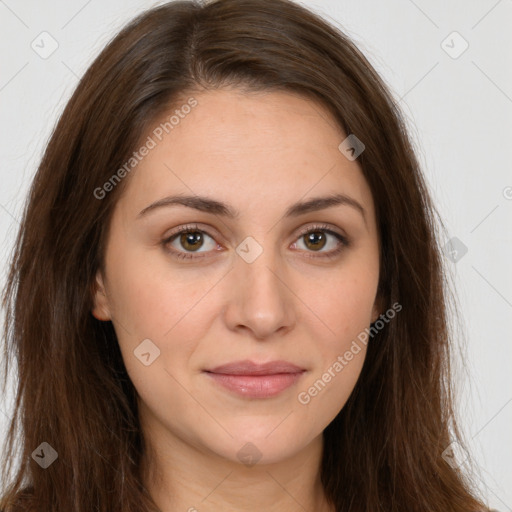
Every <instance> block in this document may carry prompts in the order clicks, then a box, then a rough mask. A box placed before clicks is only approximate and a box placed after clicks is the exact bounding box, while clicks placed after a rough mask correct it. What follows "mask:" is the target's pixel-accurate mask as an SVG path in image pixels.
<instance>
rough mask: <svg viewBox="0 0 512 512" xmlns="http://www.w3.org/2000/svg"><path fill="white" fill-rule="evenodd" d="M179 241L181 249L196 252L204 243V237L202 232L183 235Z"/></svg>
mask: <svg viewBox="0 0 512 512" xmlns="http://www.w3.org/2000/svg"><path fill="white" fill-rule="evenodd" d="M179 240H180V244H181V247H183V248H184V249H186V250H187V251H196V250H197V249H200V248H201V246H202V245H203V243H204V239H203V235H202V233H201V232H200V231H193V232H192V231H191V232H187V233H181V234H180V238H179Z"/></svg>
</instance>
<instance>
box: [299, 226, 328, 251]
mask: <svg viewBox="0 0 512 512" xmlns="http://www.w3.org/2000/svg"><path fill="white" fill-rule="evenodd" d="M303 238H304V241H305V244H306V246H307V247H308V248H309V249H311V250H313V251H318V250H320V249H323V248H324V247H325V244H326V243H327V242H326V235H325V233H322V232H321V231H313V232H310V233H308V234H307V235H304V236H303Z"/></svg>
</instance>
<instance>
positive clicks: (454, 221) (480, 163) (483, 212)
mask: <svg viewBox="0 0 512 512" xmlns="http://www.w3.org/2000/svg"><path fill="white" fill-rule="evenodd" d="M158 3H161V2H158ZM156 4H157V3H156V2H150V1H147V2H144V1H141V0H129V1H126V0H124V1H122V0H102V1H100V0H89V1H86V0H72V1H70V0H54V1H51V2H49V1H46V2H43V1H41V0H0V33H1V34H2V46H1V49H0V59H1V61H0V62H1V67H0V113H1V116H0V123H1V127H2V132H1V133H2V137H1V139H0V153H1V167H0V183H1V186H0V240H1V246H0V279H1V281H0V283H1V286H3V285H4V279H5V272H6V263H7V261H6V259H7V256H8V254H9V252H10V250H11V247H12V243H13V240H14V235H15V232H16V229H17V228H18V220H17V219H19V217H20V212H21V208H22V204H23V201H24V199H25V197H26V193H27V190H28V186H29V183H30V180H31V178H32V176H33V174H34V172H35V169H36V166H37V163H38V161H39V159H40V157H41V154H42V150H43V148H44V145H45V143H46V141H47V139H48V137H49V136H50V133H51V130H52V128H53V126H54V123H55V121H56V119H57V117H58V115H59V114H60V112H61V111H62V109H63V107H64V104H65V102H66V101H67V99H68V98H69V96H70V94H71V92H72V91H73V89H74V87H75V86H76V85H77V82H78V80H79V77H80V76H81V75H82V73H83V72H84V71H85V69H86V67H87V66H88V65H89V64H90V63H91V62H92V60H93V59H94V57H95V56H96V55H97V53H98V52H99V51H100V49H101V48H102V47H103V46H104V45H105V43H106V42H107V41H108V40H109V39H110V38H111V37H112V36H113V35H114V34H115V32H116V31H117V30H118V29H119V28H121V26H122V25H123V24H124V23H125V22H126V21H128V20H129V19H130V18H132V17H133V16H134V15H136V14H138V13H139V12H141V11H142V10H144V9H145V8H147V7H151V6H153V5H156ZM305 5H307V6H309V7H311V8H313V9H314V10H316V11H318V12H320V13H321V14H322V15H324V16H325V17H327V18H328V19H330V21H332V22H334V23H336V24H338V25H339V26H341V28H343V29H344V30H345V31H346V32H347V33H348V34H349V35H350V36H352V38H353V39H354V40H355V42H356V43H357V44H358V46H359V47H360V48H361V50H362V51H363V52H364V53H365V54H366V55H367V56H368V58H369V60H370V61H371V62H372V63H373V64H374V66H375V67H376V68H377V70H378V71H379V72H380V73H381V75H382V76H383V77H384V79H385V80H386V81H387V82H388V84H389V85H390V86H391V88H392V89H393V91H394V94H395V96H396V98H401V101H400V105H401V106H402V108H403V110H404V111H405V113H406V116H407V118H408V120H409V124H410V129H411V132H412V134H413V137H414V139H415V141H416V143H417V146H418V152H419V156H420V161H421V163H422V165H423V167H424V169H425V173H426V176H427V179H428V181H429V184H430V187H431V190H432V193H433V195H434V199H435V201H436V204H437V206H438V208H439V211H440V212H441V214H442V216H443V218H444V222H445V224H446V226H447V227H448V229H449V232H450V237H457V238H458V239H460V240H461V241H462V242H463V243H464V245H465V246H467V249H468V251H467V253H466V254H465V255H464V256H463V257H462V258H460V259H459V260H458V262H457V263H453V262H450V265H451V267H452V268H453V272H454V274H455V276H456V284H457V290H458V294H459V298H460V303H461V309H462V315H463V322H464V325H465V329H466V338H467V359H468V370H469V373H468V374H461V381H460V385H459V390H460V400H461V406H460V409H461V414H462V418H463V428H464V430H465V432H466V435H467V437H468V439H469V440H470V448H471V450H472V452H473V454H474V456H475V457H476V460H477V463H478V466H479V468H480V472H481V488H482V492H483V493H484V496H486V497H487V499H488V502H489V504H490V505H491V506H492V507H495V508H497V509H499V510H500V511H502V512H504V511H512V442H511V434H510V432H511V428H510V426H511V425H512V403H511V402H512V376H511V371H510V364H511V363H512V339H511V338H512V337H511V334H510V326H511V324H512V322H511V320H512V272H511V266H510V262H511V261H512V257H511V256H512V239H511V232H512V230H511V228H512V222H511V221H512V171H511V162H512V149H511V148H512V137H511V136H512V129H511V125H512V62H511V61H512V59H511V54H510V50H511V48H512V31H511V30H510V27H511V26H512V0H499V1H496V0H482V1H476V0H472V1H462V0H460V1H452V2H445V1H442V0H434V1H430V2H427V1H426V0H416V1H413V0H389V1H387V2H377V1H374V2H371V1H369V0H364V1H361V0H359V1H357V0H346V1H336V0H322V1H320V0H317V1H315V2H313V1H309V2H305ZM44 31H46V32H48V33H49V34H50V35H51V38H53V39H54V40H55V41H56V42H57V44H58V48H57V49H56V50H55V51H54V53H53V54H51V55H50V56H48V57H47V58H42V57H41V56H40V55H38V53H36V51H34V50H33V49H32V47H31V45H32V44H33V45H34V46H36V45H38V46H37V47H38V48H39V50H38V51H39V52H44V51H46V52H48V51H49V50H50V49H51V44H52V42H51V39H50V38H49V36H45V35H42V36H41V35H40V34H41V33H42V32H44ZM454 31H456V32H458V33H459V34H460V36H461V38H463V39H461V38H460V37H459V36H457V35H453V34H452V33H453V32H454ZM448 36H449V37H448ZM464 40H465V41H466V42H467V44H469V47H468V48H467V50H466V51H464V52H463V53H462V54H461V55H457V54H458V53H459V52H460V51H461V50H462V49H463V48H464V44H465V43H464ZM443 41H445V42H444V43H443ZM449 53H451V55H450V54H449ZM44 56H46V55H44ZM454 57H456V58H454ZM447 241H448V240H444V241H443V244H444V243H446V242H447ZM11 400H12V397H10V396H9V397H4V400H3V401H2V402H0V439H2V438H3V432H4V429H5V425H6V419H7V417H9V416H10V413H11Z"/></svg>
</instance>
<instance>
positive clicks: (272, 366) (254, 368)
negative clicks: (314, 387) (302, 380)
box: [206, 359, 305, 375]
mask: <svg viewBox="0 0 512 512" xmlns="http://www.w3.org/2000/svg"><path fill="white" fill-rule="evenodd" d="M206 371H207V372H210V373H223V374H225V375H276V374H279V373H300V372H303V371H305V370H304V368H301V367H300V366H297V365H295V364H292V363H289V362H288V361H270V362H268V363H263V364H261V363H255V362H253V361H250V360H248V359H246V360H244V361H233V362H232V363H227V364H222V365H220V366H216V367H215V368H212V369H209V370H206Z"/></svg>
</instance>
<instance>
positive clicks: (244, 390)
mask: <svg viewBox="0 0 512 512" xmlns="http://www.w3.org/2000/svg"><path fill="white" fill-rule="evenodd" d="M305 372H306V370H305V369H304V368H301V367H299V366H297V365H294V364H292V363H289V362H287V361H271V362H269V363H264V364H259V363H255V362H253V361H249V360H245V361H235V362H232V363H228V364H224V365H221V366H216V367H215V368H212V369H211V370H205V373H206V375H207V376H208V377H210V378H211V379H213V380H214V381H215V382H216V383H217V384H220V385H221V386H222V387H223V388H225V389H227V390H229V391H231V392H234V393H236V394H237V395H241V396H243V397H247V398H269V397H272V396H276V395H278V394H279V393H281V392H282V391H284V390H285V389H287V388H289V387H290V386H292V385H293V384H295V383H296V382H297V381H298V380H299V379H300V377H301V376H302V375H303V374H304V373H305Z"/></svg>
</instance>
